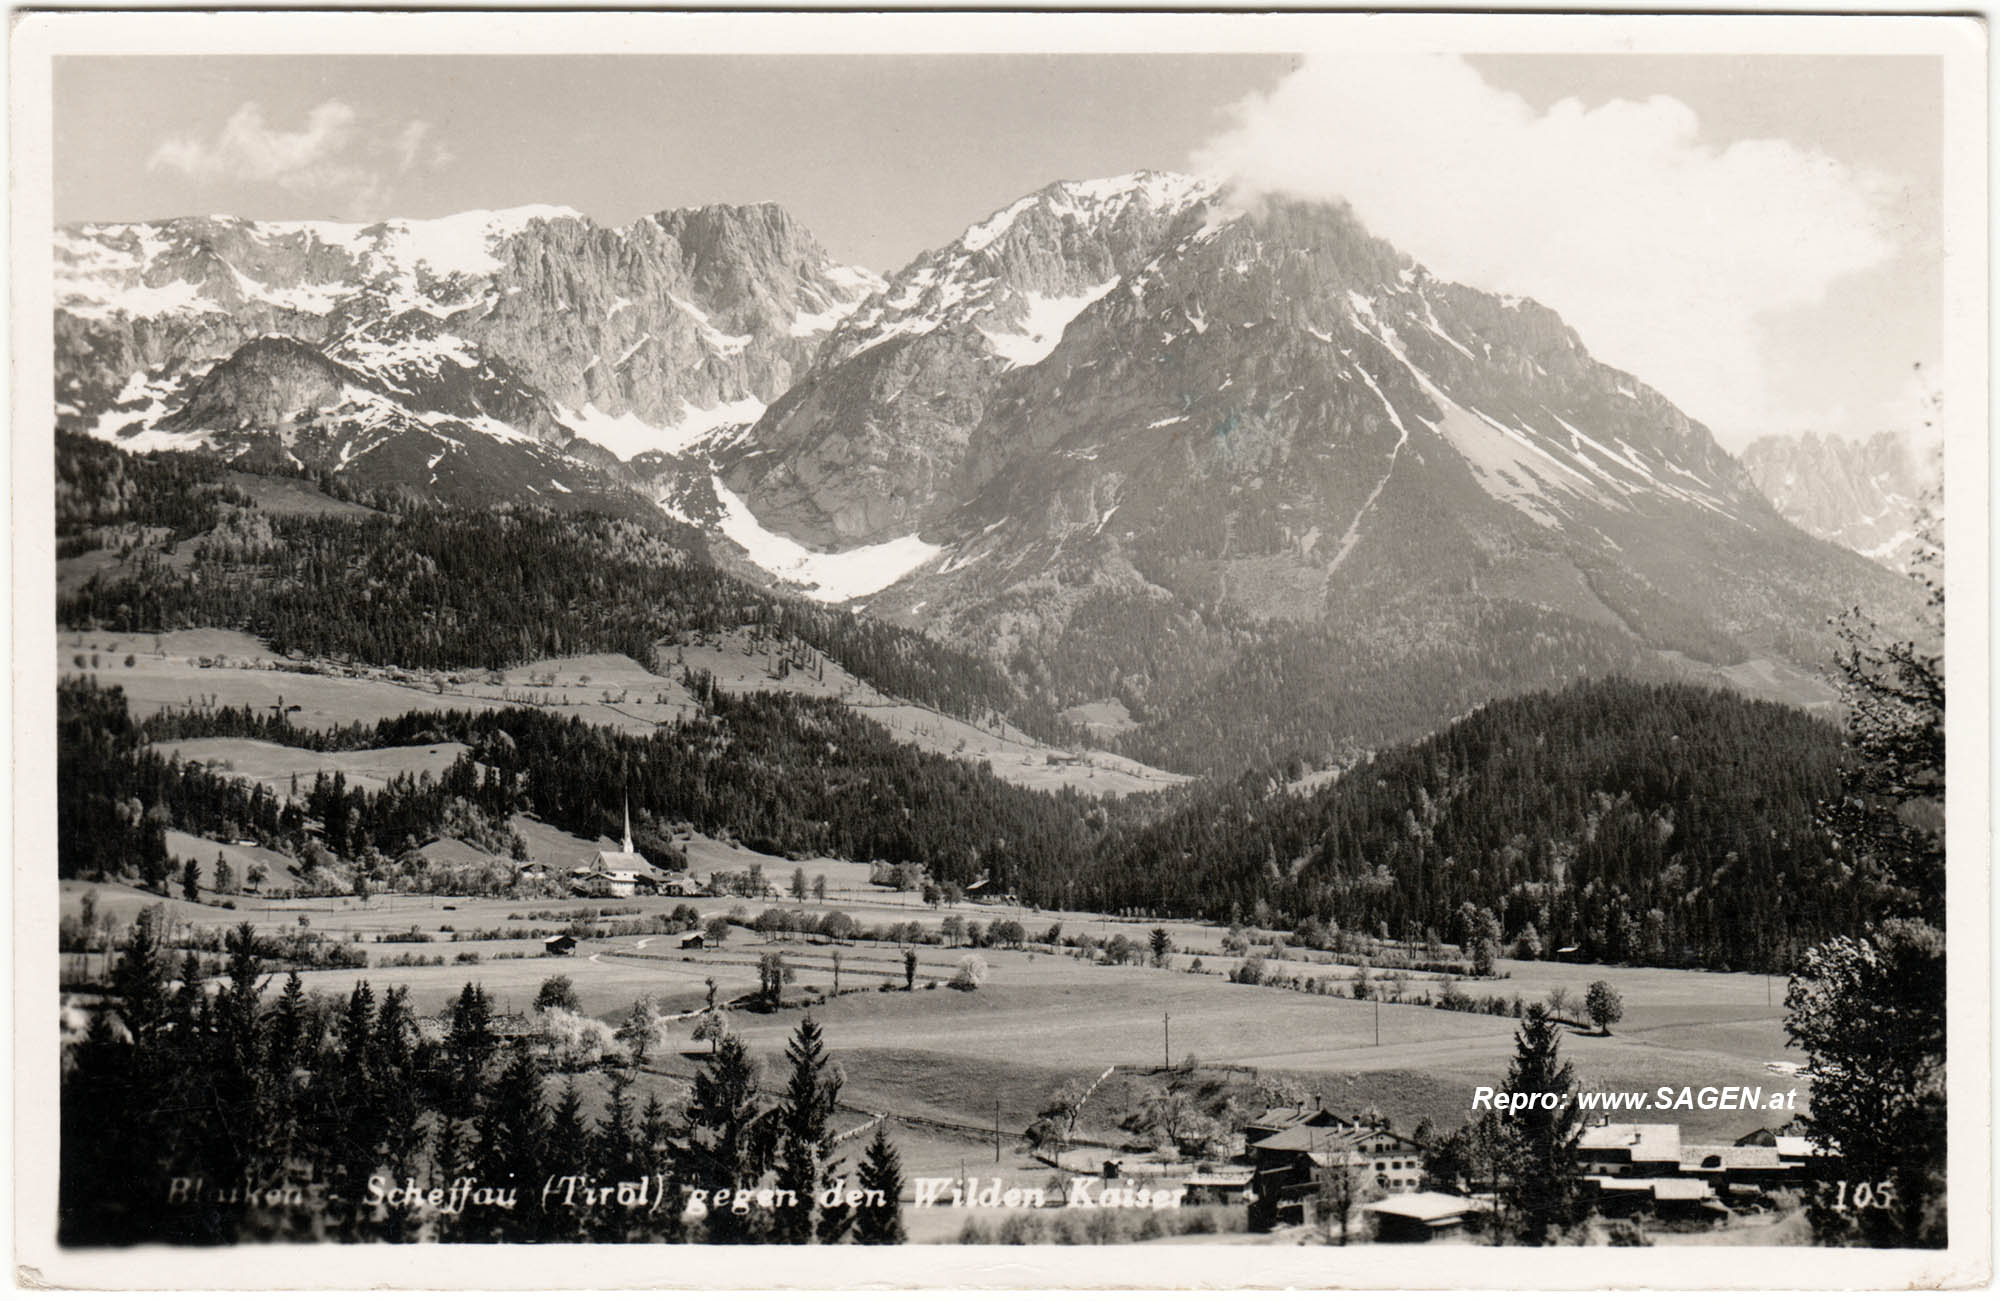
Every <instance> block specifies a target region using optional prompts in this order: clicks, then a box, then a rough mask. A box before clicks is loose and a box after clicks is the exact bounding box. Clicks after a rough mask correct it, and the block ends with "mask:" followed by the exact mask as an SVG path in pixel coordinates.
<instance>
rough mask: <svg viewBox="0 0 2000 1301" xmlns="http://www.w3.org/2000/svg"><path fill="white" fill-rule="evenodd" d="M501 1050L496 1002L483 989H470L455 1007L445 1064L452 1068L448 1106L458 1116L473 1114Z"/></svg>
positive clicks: (468, 987) (477, 987)
mask: <svg viewBox="0 0 2000 1301" xmlns="http://www.w3.org/2000/svg"><path fill="white" fill-rule="evenodd" d="M498 1046H499V1039H498V1037H497V1036H495V1035H494V1033H493V1000H492V999H491V998H490V997H489V996H488V995H487V993H486V991H485V989H483V988H482V987H480V986H478V985H474V984H468V985H466V987H465V988H464V989H463V990H462V991H460V993H459V996H458V998H457V999H456V1000H454V1001H453V1003H452V1005H451V1028H450V1029H449V1030H447V1031H446V1032H445V1040H444V1056H445V1061H446V1063H447V1064H448V1066H449V1068H450V1078H449V1081H448V1086H447V1093H446V1103H447V1105H448V1106H450V1107H451V1108H453V1114H454V1115H458V1116H469V1115H471V1114H472V1112H473V1109H474V1107H475V1106H476V1105H477V1104H478V1101H479V1092H480V1088H481V1086H482V1085H483V1084H484V1082H485V1079H486V1068H487V1067H488V1066H489V1065H490V1064H491V1063H492V1061H493V1054H494V1052H495V1051H496V1050H497V1048H498Z"/></svg>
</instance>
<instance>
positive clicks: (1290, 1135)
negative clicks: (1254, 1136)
mask: <svg viewBox="0 0 2000 1301" xmlns="http://www.w3.org/2000/svg"><path fill="white" fill-rule="evenodd" d="M1387 1133H1388V1131H1387V1130H1385V1129H1373V1128H1359V1127H1356V1128H1340V1129H1336V1128H1333V1127H1332V1126H1329V1125H1294V1126H1292V1127H1291V1128H1290V1129H1287V1130H1285V1131H1283V1132H1282V1133H1277V1134H1273V1135H1271V1136H1270V1137H1269V1138H1262V1139H1258V1140H1257V1141H1256V1142H1255V1143H1252V1144H1251V1145H1250V1146H1251V1147H1254V1148H1257V1149H1258V1150H1260V1151H1264V1152H1311V1153H1315V1154H1317V1153H1325V1152H1346V1151H1350V1150H1352V1149H1353V1147H1354V1145H1355V1144H1357V1143H1359V1142H1361V1141H1362V1140H1363V1139H1369V1138H1374V1137H1375V1136H1376V1135H1378V1134H1387ZM1391 1137H1394V1136H1393V1135H1391Z"/></svg>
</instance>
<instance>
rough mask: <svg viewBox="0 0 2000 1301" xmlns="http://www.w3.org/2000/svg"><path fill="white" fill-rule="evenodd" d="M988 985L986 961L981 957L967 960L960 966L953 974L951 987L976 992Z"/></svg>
mask: <svg viewBox="0 0 2000 1301" xmlns="http://www.w3.org/2000/svg"><path fill="white" fill-rule="evenodd" d="M985 983H986V960H985V959H984V958H979V957H971V958H967V959H966V960H965V961H963V962H961V963H959V964H958V970H957V971H955V972H953V973H952V977H951V987H952V988H953V989H959V990H974V989H978V988H979V987H980V986H981V985H983V984H985Z"/></svg>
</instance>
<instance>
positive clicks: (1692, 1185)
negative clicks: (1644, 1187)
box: [1653, 1179, 1708, 1202]
mask: <svg viewBox="0 0 2000 1301" xmlns="http://www.w3.org/2000/svg"><path fill="white" fill-rule="evenodd" d="M1707 1196H1708V1181H1707V1180H1706V1179H1655V1180H1653V1200H1654V1201H1656V1202H1698V1201H1701V1200H1703V1199H1705V1198H1706V1197H1707Z"/></svg>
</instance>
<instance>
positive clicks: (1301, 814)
mask: <svg viewBox="0 0 2000 1301" xmlns="http://www.w3.org/2000/svg"><path fill="white" fill-rule="evenodd" d="M63 708H64V712H65V719H64V726H63V730H62V738H63V742H62V743H63V750H62V754H61V763H62V766H63V770H64V774H65V780H64V783H63V789H64V790H65V792H66V794H65V796H64V817H65V823H64V825H65V826H66V827H68V826H75V827H77V828H78V831H77V832H76V835H75V839H74V840H73V841H67V842H66V843H65V848H64V854H63V857H62V869H63V871H64V873H65V874H66V875H74V876H90V877H103V876H109V875H115V874H117V873H119V872H120V871H141V872H143V871H144V868H145V864H146V862H147V861H149V860H148V859H147V858H146V854H147V852H148V851H147V850H146V849H145V845H146V844H148V843H150V842H149V841H148V840H147V836H148V835H149V832H148V830H147V828H148V827H149V826H153V825H155V824H159V825H165V824H171V825H175V826H180V827H183V828H184V829H189V830H195V831H212V830H213V829H215V828H217V827H219V826H221V825H223V823H224V822H225V821H226V822H228V823H230V824H231V825H234V826H240V827H244V828H249V829H251V830H252V834H256V835H259V836H262V837H265V838H267V839H268V840H270V842H271V843H273V844H276V845H284V846H287V847H290V848H292V849H294V850H296V849H298V848H300V847H301V846H303V845H305V844H307V843H315V842H316V843H319V844H322V845H325V846H326V847H327V848H328V849H329V850H330V851H332V852H334V853H336V854H337V855H339V856H346V855H352V854H359V853H361V852H362V851H363V850H364V848H373V849H375V850H377V851H379V852H381V853H383V854H391V855H393V854H398V853H403V852H407V851H408V850H409V849H411V848H412V847H414V846H415V845H417V844H421V843H422V842H423V841H425V840H426V839H429V838H431V837H433V836H435V835H438V834H442V829H443V826H444V820H445V819H446V817H447V816H451V815H452V814H453V811H454V810H455V809H462V808H465V807H468V806H469V807H470V808H472V809H474V810H476V811H478V812H479V813H480V814H482V815H484V816H485V817H487V818H489V819H491V820H493V821H495V822H498V821H499V820H501V819H504V818H505V817H507V816H508V815H510V814H514V813H529V814H532V815H533V816H535V817H537V818H540V819H542V820H544V821H546V822H548V823H551V824H552V825H555V826H557V827H560V828H562V829H564V830H566V831H569V832H572V833H573V834H576V835H579V836H585V837H595V836H598V835H602V834H607V833H610V834H615V833H616V831H617V827H618V818H619V816H620V811H621V808H622V801H623V800H624V799H626V798H627V797H628V796H629V798H630V800H631V803H632V809H633V815H634V818H635V820H637V821H639V822H641V823H642V824H645V825H646V826H648V827H649V828H650V829H652V830H653V831H654V832H655V833H656V834H657V833H659V832H662V831H664V830H665V829H667V828H669V827H672V826H682V825H685V826H689V827H692V828H694V829H697V830H700V831H703V832H706V833H708V834H710V835H715V836H728V837H734V838H736V839H738V840H739V841H740V842H741V843H743V844H745V845H747V846H749V847H751V848H754V849H758V850H762V851H765V852H769V853H774V854H784V855H792V856H797V857H805V856H811V855H821V854H823V855H829V856H832V857H838V858H845V859H850V860H858V861H868V860H875V859H881V860H885V861H890V862H903V861H910V862H921V863H924V864H926V865H928V868H929V870H930V871H931V873H932V874H933V875H934V876H935V877H936V878H937V879H939V880H940V881H944V882H955V883H958V884H966V883H969V882H971V881H973V880H975V879H978V878H981V877H984V878H986V879H988V880H989V881H990V882H992V883H994V885H995V886H996V887H997V888H999V889H1001V890H1004V891H1008V892H1012V893H1014V894H1016V895H1018V896H1019V897H1020V898H1021V899H1022V901H1023V902H1025V903H1029V904H1032V905H1035V906H1039V907H1049V908H1065V909H1070V908H1080V909H1138V910H1143V911H1145V912H1148V913H1152V914H1155V915H1160V916H1181V917H1195V918H1205V919H1208V920H1213V921H1218V922H1224V921H1231V920H1242V921H1254V922H1256V923H1257V924H1260V925H1264V926H1269V927H1284V928H1287V929H1289V928H1293V927H1296V926H1298V925H1300V924H1301V923H1304V922H1305V921H1306V920H1307V919H1315V920H1316V922H1317V923H1318V925H1319V927H1321V928H1338V929H1344V930H1346V931H1349V932H1356V933H1363V934H1373V935H1377V936H1380V937H1383V938H1389V939H1396V940H1404V939H1410V940H1423V939H1425V938H1427V937H1428V936H1438V937H1442V938H1443V939H1445V940H1446V941H1448V942H1453V943H1458V942H1463V941H1464V940H1465V939H1466V936H1465V935H1464V934H1463V933H1462V932H1463V930H1464V926H1465V922H1464V917H1465V915H1466V911H1467V909H1468V908H1470V909H1473V910H1479V909H1485V910H1490V912H1491V913H1492V914H1493V915H1494V916H1495V917H1497V918H1499V919H1500V921H1501V925H1502V928H1503V937H1504V938H1505V939H1506V940H1507V941H1509V942H1511V941H1513V940H1514V939H1516V938H1517V937H1519V936H1520V935H1521V934H1522V933H1523V932H1525V931H1527V930H1529V929H1530V928H1532V930H1533V932H1534V934H1535V935H1536V936H1538V937H1540V939H1541V940H1542V942H1543V943H1544V944H1545V945H1546V946H1547V947H1548V948H1549V949H1551V950H1553V949H1556V948H1566V947H1569V946H1571V945H1575V946H1578V948H1579V956H1582V955H1588V956H1590V957H1593V958H1596V959H1600V960H1604V961H1613V962H1638V963H1647V964H1654V965H1669V966H1701V967H1729V968H1747V969H1757V970H1779V969H1783V967H1784V964H1785V963H1786V962H1788V961H1789V960H1790V959H1791V958H1792V957H1793V956H1795V954H1796V952H1801V951H1803V948H1804V947H1805V946H1808V945H1810V944H1812V943H1814V942H1816V941H1817V940H1819V939H1821V938H1824V937H1826V936H1828V935H1834V934H1842V933H1845V932H1844V931H1843V928H1844V927H1848V926H1851V925H1854V924H1855V922H1856V919H1859V918H1865V917H1867V916H1869V915H1871V910H1872V909H1873V908H1874V906H1875V904H1876V902H1877V901H1878V899H1879V897H1880V896H1879V889H1880V887H1879V885H1878V884H1877V883H1875V882H1873V881H1871V880H1869V879H1867V878H1865V877H1862V876H1858V875H1856V874H1854V873H1852V872H1851V871H1849V870H1847V869H1843V868H1838V867H1836V866H1834V865H1833V864H1832V861H1831V859H1830V858H1829V855H1828V846H1827V844H1826V842H1825V840H1824V833H1823V831H1822V830H1821V829H1820V826H1819V824H1818V822H1817V820H1816V819H1817V815H1818V813H1819V810H1820V807H1821V805H1822V803H1823V802H1824V801H1826V800H1828V799H1830V798H1832V797H1833V796H1834V795H1835V794H1836V793H1837V792H1838V790H1839V768H1840V764H1841V760H1842V755H1843V748H1842V741H1841V738H1840V734H1839V733H1838V731H1837V730H1836V729H1834V728H1833V727H1831V726H1830V725H1828V724H1826V723H1823V722H1820V721H1818V720H1815V719H1813V718H1811V717H1809V716H1808V715H1806V714H1803V713H1801V712H1799V711H1797V710H1792V709H1788V708H1785V707H1783V706H1778V705H1770V704H1761V703H1757V702H1753V701H1748V700H1745V699H1743V698H1741V697H1738V696H1735V695H1732V694H1729V693H1726V692H1720V691H1714V690H1707V689H1702V688H1694V687H1686V686H1649V685H1642V684H1636V683H1631V682H1625V681H1619V680H1608V681H1603V682H1591V683H1583V684H1578V685H1576V686H1573V687H1570V688H1566V689H1565V690H1562V691H1559V692H1549V693H1536V694H1533V695H1529V696H1522V697H1516V698H1514V699H1510V700H1506V701H1501V702H1497V703H1495V704H1493V705H1489V706H1487V707H1485V708H1483V709H1480V710H1478V711H1476V712H1474V713H1473V714H1472V715H1471V716H1470V717H1468V718H1466V719H1464V720H1462V721H1460V722H1458V723H1456V724H1454V725H1452V726H1451V727H1448V728H1446V729H1444V730H1443V731H1441V732H1439V733H1437V734H1436V735H1434V736H1432V737H1429V738H1427V739H1425V740H1424V741H1421V742H1418V743H1415V744H1412V745H1408V746H1402V747H1397V748H1395V749H1392V750H1388V751H1385V752H1383V753H1382V754H1380V755H1378V756H1376V757H1375V758H1374V759H1372V760H1370V761H1369V762H1367V763H1364V764H1362V765H1360V766H1359V767H1357V768H1355V769H1353V770H1352V771H1350V772H1348V773H1346V774H1344V775H1343V776H1342V777H1341V778H1340V779H1338V780H1336V781H1334V782H1332V783H1330V784H1328V785H1326V786H1325V787H1323V788H1321V789H1319V790H1317V791H1313V792H1311V793H1308V794H1303V795H1293V794H1287V793H1285V789H1284V783H1283V774H1263V775H1253V776H1246V777H1244V778H1242V779H1240V780H1238V781H1235V782H1207V783H1201V784H1199V785H1197V786H1196V787H1194V788H1192V789H1191V790H1190V791H1188V792H1187V793H1184V794H1172V795H1155V796H1146V797H1130V798H1126V799H1120V800H1101V799H1095V798H1087V797H1084V796H1081V795H1077V794H1073V793H1069V792H1061V793H1054V794H1050V793H1044V792H1035V791H1028V790H1023V789H1021V788H1019V787H1016V786H1012V785H1009V784H1008V783H1006V782H1004V781H1001V780H1000V779H999V778H997V777H995V776H994V775H993V773H992V771H991V770H990V769H989V768H987V767H986V766H985V765H979V764H971V763H966V762H964V761H961V760H956V759H950V758H945V757H941V756H938V755H933V754H928V753H926V752H924V751H921V750H918V749H916V748H915V747H913V746H909V745H904V744H901V743H899V742H897V741H895V740H894V739H892V738H891V737H890V736H889V735H888V733H886V732H885V731H883V730H882V729H881V728H880V727H879V726H878V725H876V724H875V723H872V722H870V721H868V720H866V719H863V718H861V717H859V716H858V715H856V714H855V713H854V712H853V711H851V710H848V709H846V708H845V707H843V706H841V705H839V704H838V703H836V702H831V701H824V700H813V699H808V698H803V697H798V696H788V695H782V694H776V693H759V694H754V695H747V696H728V695H723V694H717V695H715V696H714V697H713V699H712V702H711V711H712V712H711V713H709V714H708V715H707V716H704V717H699V718H692V719H688V720H684V721H682V722H678V723H674V724H671V725H668V726H663V727H661V728H659V729H657V730H656V731H655V732H653V733H652V734H650V735H646V736H632V735H628V734H625V733H621V732H618V731H615V730H613V729H610V728H605V727H599V726H593V725H590V724H586V723H583V722H580V721H578V720H575V719H568V718H561V717H557V716H554V715H551V714H548V713H545V712H542V711H539V710H535V709H531V708H515V709H505V710H497V711H492V712H485V713H473V712H467V711H444V712H421V713H413V714H407V715H403V716H400V717H397V718H391V719H386V720H383V721H382V722H381V723H379V724H376V725H374V726H373V727H349V728H344V729H340V730H339V731H337V732H314V731H311V730H309V729H300V728H296V727H293V726H291V725H289V724H286V725H284V726H283V728H282V730H280V729H279V728H278V727H277V725H274V724H270V723H266V722H264V721H262V720H261V719H260V717H259V716H258V715H256V714H254V713H252V712H251V711H244V710H228V709H222V710H216V711H213V712H201V711H189V710H182V711H174V712H171V713H168V714H165V715H162V716H160V717H158V718H155V719H153V720H150V721H148V722H146V723H144V724H134V723H133V722H132V721H131V720H130V719H129V718H128V717H127V716H126V715H125V712H124V708H123V701H122V698H121V697H120V696H119V694H118V693H117V692H116V691H115V690H114V691H106V690H103V689H100V688H96V687H94V686H91V685H89V684H85V683H75V682H72V683H70V684H67V685H66V686H65V688H64V693H63ZM232 734H247V735H256V736H259V737H262V738H264V739H270V740H280V741H283V742H284V743H287V744H295V745H301V746H303V747H305V748H308V749H332V748H373V747H377V746H390V745H409V744H418V743H424V744H437V743H438V742H441V741H459V742H463V743H465V744H466V745H467V746H469V747H470V750H469V753H468V754H467V755H466V756H465V757H464V758H462V759H461V760H460V761H459V762H458V763H456V764H455V765H454V766H453V767H452V768H451V769H449V770H448V771H447V772H446V773H445V774H444V776H442V777H441V778H438V779H432V778H429V777H418V778H409V779H399V780H398V781H395V782H392V783H390V784H389V785H388V787H387V788H386V789H384V790H382V791H380V792H375V793H367V792H362V791H357V790H350V789H348V788H346V786H345V785H344V783H339V782H332V781H321V782H318V783H316V784H315V785H314V786H313V787H312V788H311V789H310V790H308V791H303V792H301V799H300V800H299V801H297V802H282V801H279V800H276V799H275V798H273V797H271V796H269V795H267V794H264V793H262V792H261V791H260V790H259V788H257V787H255V786H253V785H251V784H250V783H247V782H244V781H241V780H238V779H231V778H227V777H226V776H224V775H221V774H216V773H212V772H209V771H207V770H204V769H201V768H199V767H196V766H194V765H175V764H173V763H171V762H169V761H167V760H166V759H163V758H161V757H160V755H159V753H158V749H155V748H153V747H152V746H151V745H150V744H149V743H150V742H153V741H160V742H162V744H161V745H160V747H159V748H160V749H168V748H170V746H168V745H166V744H165V743H164V742H165V740H166V738H171V737H174V736H189V735H205V736H217V735H232ZM72 771H74V772H77V773H79V774H82V773H86V772H87V773H90V774H92V775H91V776H90V778H89V779H88V780H87V781H75V782H72V781H70V780H69V779H68V774H69V773H70V772H72ZM86 805H87V806H88V807H86ZM119 808H123V809H124V810H125V812H124V814H123V815H122V817H103V816H98V815H99V814H102V812H103V810H105V809H112V810H116V809H119ZM135 814H136V815H137V816H136V817H135ZM99 828H102V830H98V829H99ZM336 842H337V843H336Z"/></svg>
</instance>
